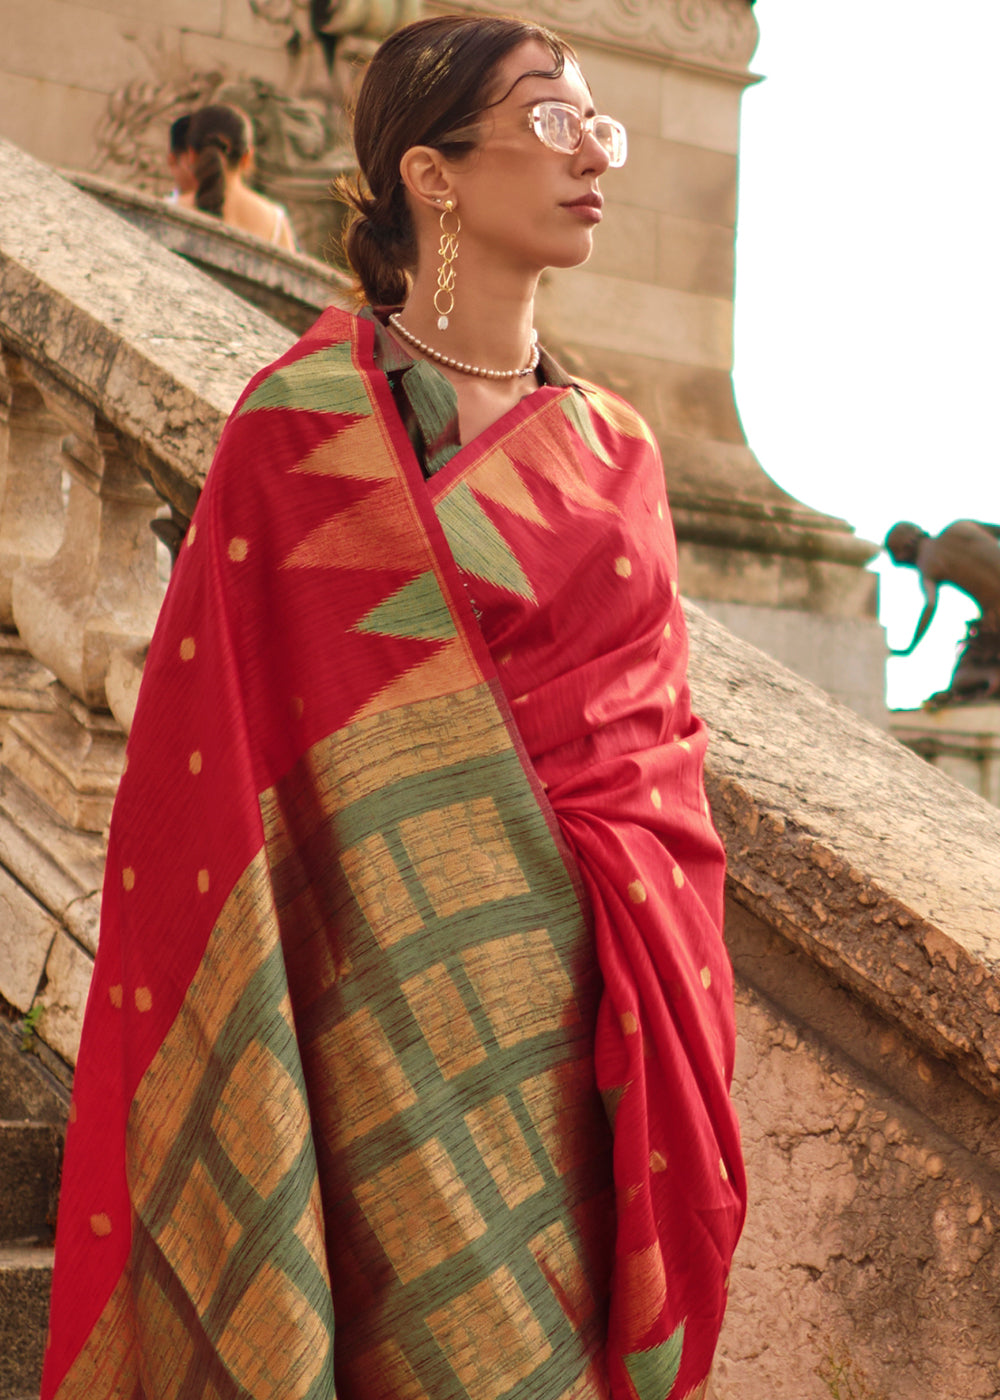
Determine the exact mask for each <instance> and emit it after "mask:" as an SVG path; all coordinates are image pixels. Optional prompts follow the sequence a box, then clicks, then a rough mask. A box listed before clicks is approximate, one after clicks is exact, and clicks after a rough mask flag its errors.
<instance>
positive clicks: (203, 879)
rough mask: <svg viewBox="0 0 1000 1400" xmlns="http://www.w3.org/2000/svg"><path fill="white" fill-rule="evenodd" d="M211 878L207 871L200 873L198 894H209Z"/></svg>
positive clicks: (200, 871)
mask: <svg viewBox="0 0 1000 1400" xmlns="http://www.w3.org/2000/svg"><path fill="white" fill-rule="evenodd" d="M208 886H209V878H208V871H207V870H199V871H198V893H199V894H208Z"/></svg>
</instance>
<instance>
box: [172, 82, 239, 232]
mask: <svg viewBox="0 0 1000 1400" xmlns="http://www.w3.org/2000/svg"><path fill="white" fill-rule="evenodd" d="M187 144H188V149H189V150H192V151H194V153H195V163H194V176H195V179H196V180H197V182H198V185H197V188H196V190H195V195H194V203H195V208H196V209H201V210H202V211H203V213H206V214H218V215H219V216H220V217H221V215H222V206H223V204H224V202H225V198H226V168H227V167H228V168H229V169H230V170H235V169H236V167H237V165H239V163H240V161H241V160H242V159H243V157H244V156H245V155H246V153H247V151H248V150H249V149H250V147H251V145H252V144H253V127H252V126H251V125H250V118H249V117H248V116H247V114H246V113H245V112H241V111H240V109H239V107H227V106H225V105H224V104H223V103H215V104H213V105H212V106H210V107H200V108H199V109H198V111H197V112H194V113H193V114H192V116H191V125H190V126H189V127H188V133H187Z"/></svg>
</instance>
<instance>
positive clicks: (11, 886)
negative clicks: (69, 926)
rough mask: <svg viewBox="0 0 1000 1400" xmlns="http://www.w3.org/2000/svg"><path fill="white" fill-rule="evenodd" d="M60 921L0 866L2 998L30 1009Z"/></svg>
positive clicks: (21, 1009)
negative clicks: (52, 916) (49, 913)
mask: <svg viewBox="0 0 1000 1400" xmlns="http://www.w3.org/2000/svg"><path fill="white" fill-rule="evenodd" d="M57 928H58V925H57V923H56V922H55V920H54V919H53V918H51V917H50V916H49V915H48V914H47V913H46V912H45V910H44V909H43V908H42V907H41V906H40V905H39V904H37V903H36V902H35V900H33V899H32V898H31V896H30V895H28V894H26V893H25V892H24V890H23V889H22V888H21V886H20V885H18V884H17V883H16V882H15V881H14V880H12V879H11V877H10V876H9V875H8V873H7V871H6V870H4V869H3V868H2V867H0V929H2V930H3V936H2V937H0V997H3V999H4V1000H5V1001H8V1002H10V1004H11V1006H16V1007H17V1009H18V1011H28V1010H29V1009H30V1007H31V1004H32V1002H33V1001H34V999H35V993H36V992H37V991H38V984H39V982H40V981H41V978H42V973H43V972H44V970H45V963H46V959H47V958H48V956H49V950H50V949H51V947H52V940H53V938H54V937H55V935H56V930H57Z"/></svg>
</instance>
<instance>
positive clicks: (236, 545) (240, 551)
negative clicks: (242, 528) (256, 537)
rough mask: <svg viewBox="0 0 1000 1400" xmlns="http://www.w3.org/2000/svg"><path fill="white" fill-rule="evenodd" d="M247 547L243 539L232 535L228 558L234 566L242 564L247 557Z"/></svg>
mask: <svg viewBox="0 0 1000 1400" xmlns="http://www.w3.org/2000/svg"><path fill="white" fill-rule="evenodd" d="M247 549H248V545H247V542H246V540H245V539H243V538H241V536H239V535H234V536H233V538H232V539H231V540H230V541H229V557H230V559H231V560H232V561H233V563H234V564H242V563H243V560H244V559H245V558H246V557H247Z"/></svg>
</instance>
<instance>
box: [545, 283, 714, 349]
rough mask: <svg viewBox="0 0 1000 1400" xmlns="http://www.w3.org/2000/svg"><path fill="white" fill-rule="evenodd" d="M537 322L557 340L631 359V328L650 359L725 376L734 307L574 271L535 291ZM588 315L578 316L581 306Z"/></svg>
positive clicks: (633, 338)
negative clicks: (638, 334)
mask: <svg viewBox="0 0 1000 1400" xmlns="http://www.w3.org/2000/svg"><path fill="white" fill-rule="evenodd" d="M537 304H538V311H539V318H540V319H541V318H542V317H544V320H545V324H546V326H547V327H548V329H549V334H550V335H553V336H555V337H556V338H557V339H558V340H561V341H564V342H565V341H568V342H571V343H575V344H578V345H583V346H588V347H589V346H594V347H595V348H596V347H603V348H604V349H605V350H614V351H619V352H621V353H622V354H625V355H629V354H633V353H634V351H635V345H636V332H635V328H636V326H640V325H641V326H642V327H643V336H642V342H643V348H644V350H645V353H646V354H647V355H649V356H650V357H652V358H657V359H663V360H672V361H673V362H674V363H675V364H681V365H699V366H703V367H704V368H706V369H717V370H722V371H724V372H725V373H726V374H728V373H729V367H730V365H731V363H732V337H733V308H732V305H731V304H730V303H729V302H727V301H724V300H722V299H721V298H715V297H705V296H693V295H692V294H691V293H690V292H677V291H674V290H672V289H671V288H668V287H649V286H647V285H645V284H643V283H639V282H630V281H628V280H627V279H626V278H624V277H608V276H602V275H601V274H599V273H594V272H582V271H577V272H574V273H573V275H572V277H557V276H552V277H551V278H550V279H547V280H546V281H545V283H544V284H543V285H542V287H540V288H539V295H538V303H537ZM581 304H583V305H585V306H586V308H587V314H586V316H585V317H581V316H580V306H581Z"/></svg>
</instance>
